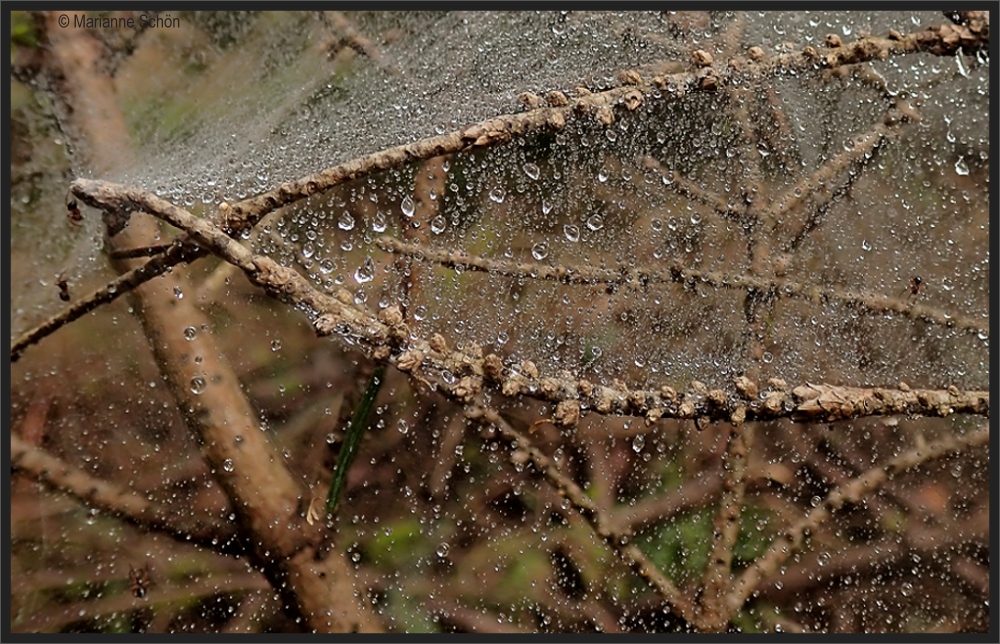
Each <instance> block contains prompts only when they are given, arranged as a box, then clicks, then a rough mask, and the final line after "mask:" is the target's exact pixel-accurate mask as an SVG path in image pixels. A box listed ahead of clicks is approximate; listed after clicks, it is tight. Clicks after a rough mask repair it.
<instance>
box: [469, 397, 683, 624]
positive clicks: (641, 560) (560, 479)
mask: <svg viewBox="0 0 1000 644" xmlns="http://www.w3.org/2000/svg"><path fill="white" fill-rule="evenodd" d="M466 416H467V417H468V418H470V419H472V420H475V421H478V422H481V423H488V424H490V425H493V426H494V427H495V428H496V429H497V430H498V431H499V432H500V433H501V435H503V437H504V438H505V439H506V440H509V441H511V443H512V444H513V447H514V449H515V450H516V451H520V452H522V453H523V454H525V455H526V456H527V458H528V459H529V460H530V461H531V463H532V464H533V465H534V467H535V469H536V470H537V471H538V473H539V474H541V475H542V476H543V477H545V479H546V480H547V481H548V482H549V483H551V484H552V485H553V486H555V488H556V489H557V490H558V491H559V494H560V496H563V497H565V498H566V499H567V500H568V501H569V502H570V503H572V504H573V507H574V508H575V509H576V510H577V512H579V513H580V515H581V516H582V517H583V518H584V519H586V520H587V523H589V524H590V526H591V527H592V528H593V529H594V532H596V533H597V535H598V536H599V537H600V538H601V539H603V540H604V542H605V543H607V544H608V545H609V546H610V547H611V548H612V549H613V550H614V551H615V552H616V553H617V554H618V556H619V557H621V559H622V560H623V561H624V562H625V563H626V564H628V565H629V567H630V568H632V570H634V571H635V572H636V573H637V574H638V575H639V576H640V577H642V578H643V579H644V580H645V581H646V582H647V583H648V584H649V585H650V586H652V587H653V588H654V589H655V590H656V592H657V593H658V594H659V595H660V597H662V598H663V600H664V601H665V602H666V603H668V604H669V605H670V606H671V608H672V609H673V610H674V611H676V613H677V614H678V615H680V616H681V617H683V618H684V619H686V620H688V621H690V620H691V619H692V618H693V616H694V613H693V607H692V605H691V603H690V601H689V600H688V598H687V597H685V596H684V595H683V594H682V593H681V591H680V590H679V589H678V588H677V587H676V586H675V585H674V584H673V582H672V581H670V580H669V579H667V577H665V576H664V575H663V573H661V572H660V571H659V569H657V568H656V566H655V565H653V563H652V562H651V561H650V560H649V559H648V558H647V557H646V555H645V553H643V552H642V550H640V549H639V547H638V546H636V545H635V544H633V543H632V535H631V534H630V533H629V532H628V531H627V530H622V529H620V528H619V527H618V526H617V525H615V524H614V522H613V521H612V520H611V518H610V517H609V516H608V515H607V513H606V512H605V511H604V510H603V509H602V508H600V507H599V506H598V505H597V503H595V502H594V500H593V499H591V498H590V497H589V496H587V493H586V492H584V491H583V490H582V489H581V488H580V486H579V485H577V484H576V483H574V482H573V480H572V479H571V478H569V477H568V476H566V475H565V474H563V473H562V472H561V471H560V470H559V467H558V466H557V465H556V463H555V462H553V461H552V459H550V458H549V457H548V456H546V455H545V454H543V453H542V452H541V451H540V450H539V449H538V448H537V447H535V446H534V445H532V444H531V441H529V440H528V439H527V438H526V437H525V436H524V435H523V434H521V433H520V432H518V431H517V430H516V429H514V428H513V427H512V426H511V425H510V423H508V422H507V421H506V420H504V419H503V417H501V416H500V414H498V413H496V412H495V411H493V410H492V409H489V408H485V407H478V406H474V405H472V406H469V407H467V408H466Z"/></svg>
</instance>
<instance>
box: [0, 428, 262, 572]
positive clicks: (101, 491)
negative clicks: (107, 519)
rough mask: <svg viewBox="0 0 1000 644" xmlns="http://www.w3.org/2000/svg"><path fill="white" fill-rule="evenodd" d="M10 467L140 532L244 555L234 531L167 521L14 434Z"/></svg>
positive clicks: (134, 497)
mask: <svg viewBox="0 0 1000 644" xmlns="http://www.w3.org/2000/svg"><path fill="white" fill-rule="evenodd" d="M10 466H11V469H12V470H14V471H19V472H23V473H24V474H26V475H28V476H31V477H32V478H35V479H37V480H39V481H40V482H42V483H44V484H45V485H47V486H49V487H50V488H52V489H54V490H57V491H59V492H64V493H66V494H68V495H70V496H71V497H73V498H74V499H76V500H78V501H79V502H81V503H83V504H84V505H86V506H87V507H91V508H95V509H97V510H100V511H101V512H104V513H106V514H108V515H110V516H113V517H116V518H119V519H122V520H123V521H125V522H126V523H129V524H131V525H134V526H136V527H137V528H139V529H141V530H147V531H150V532H161V533H163V534H166V535H168V536H170V537H172V538H173V539H174V540H176V541H178V542H180V543H188V544H194V545H199V546H203V547H205V548H209V549H211V550H215V551H216V552H220V553H223V554H245V550H244V548H243V547H242V546H241V545H240V543H239V540H238V538H237V535H236V530H234V529H233V527H232V526H231V525H218V524H214V523H213V522H212V521H209V520H207V519H203V520H201V521H198V522H195V523H184V524H182V523H180V522H178V521H174V520H172V519H170V518H168V517H167V513H166V512H165V511H164V510H163V509H162V508H160V507H157V505H156V504H155V503H153V502H152V501H149V500H147V499H146V498H145V497H143V496H140V495H138V494H136V493H134V492H131V491H129V490H126V489H122V488H120V487H118V486H117V485H115V484H113V483H110V482H108V481H105V480H102V479H99V478H95V477H93V476H91V475H90V474H87V473H86V472H84V471H83V470H81V469H80V468H77V467H74V466H72V465H70V464H68V463H66V462H65V461H63V460H61V459H59V458H57V457H55V456H52V455H51V454H49V453H48V452H46V451H44V450H41V449H38V448H36V447H32V445H31V444H30V443H28V442H27V441H25V440H23V439H22V438H21V437H20V436H18V435H17V434H15V433H13V432H11V435H10Z"/></svg>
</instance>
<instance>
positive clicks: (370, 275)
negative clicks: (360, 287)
mask: <svg viewBox="0 0 1000 644" xmlns="http://www.w3.org/2000/svg"><path fill="white" fill-rule="evenodd" d="M373 279H375V262H373V261H372V258H371V257H366V258H365V261H364V263H363V264H362V265H361V266H360V267H359V268H358V270H356V271H354V280H355V281H356V282H357V283H358V284H364V283H366V282H370V281H372V280H373Z"/></svg>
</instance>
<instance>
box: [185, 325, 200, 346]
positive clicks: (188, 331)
mask: <svg viewBox="0 0 1000 644" xmlns="http://www.w3.org/2000/svg"><path fill="white" fill-rule="evenodd" d="M197 335H198V329H196V328H194V327H193V326H189V327H187V328H185V329H184V339H185V340H187V341H188V342H190V341H191V340H194V338H195V336H197Z"/></svg>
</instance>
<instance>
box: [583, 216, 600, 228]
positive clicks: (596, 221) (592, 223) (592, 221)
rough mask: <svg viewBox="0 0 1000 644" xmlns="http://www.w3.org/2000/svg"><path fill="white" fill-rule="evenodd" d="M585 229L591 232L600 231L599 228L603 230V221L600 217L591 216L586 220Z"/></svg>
mask: <svg viewBox="0 0 1000 644" xmlns="http://www.w3.org/2000/svg"><path fill="white" fill-rule="evenodd" d="M587 228H589V229H591V230H600V229H601V228H604V220H603V219H602V218H601V216H600V215H591V216H590V218H589V219H587Z"/></svg>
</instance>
